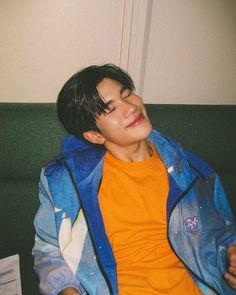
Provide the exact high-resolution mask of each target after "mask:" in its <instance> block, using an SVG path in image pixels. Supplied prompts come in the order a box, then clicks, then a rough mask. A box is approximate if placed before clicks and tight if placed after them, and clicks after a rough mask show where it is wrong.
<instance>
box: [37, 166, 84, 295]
mask: <svg viewBox="0 0 236 295" xmlns="http://www.w3.org/2000/svg"><path fill="white" fill-rule="evenodd" d="M39 200H40V207H39V209H38V212H37V214H36V216H35V220H34V227H35V231H36V235H35V244H34V247H33V250H32V254H33V256H34V270H35V272H36V273H37V274H38V276H39V280H40V283H39V289H40V292H41V293H42V294H44V295H56V294H58V293H59V292H61V291H62V290H63V289H65V288H67V287H73V288H75V289H76V290H77V291H78V292H79V293H80V294H87V293H86V291H85V290H84V288H83V286H82V284H81V283H80V281H79V280H78V279H77V278H76V276H75V274H74V273H73V272H72V271H71V269H70V268H69V267H68V265H67V264H66V263H65V261H64V259H63V257H62V255H61V253H60V249H59V246H58V237H57V231H56V222H55V213H54V206H53V204H52V200H51V198H50V196H49V192H48V189H47V181H46V177H45V176H44V174H43V171H42V173H41V178H40V183H39Z"/></svg>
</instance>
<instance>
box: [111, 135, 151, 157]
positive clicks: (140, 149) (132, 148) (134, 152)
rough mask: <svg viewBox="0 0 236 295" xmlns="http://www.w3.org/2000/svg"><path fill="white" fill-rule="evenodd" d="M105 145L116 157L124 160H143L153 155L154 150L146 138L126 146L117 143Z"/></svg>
mask: <svg viewBox="0 0 236 295" xmlns="http://www.w3.org/2000/svg"><path fill="white" fill-rule="evenodd" d="M105 147H106V149H107V150H108V151H109V152H110V153H111V154H112V155H113V156H114V157H115V158H117V159H119V160H121V161H124V162H142V161H144V160H147V159H149V158H151V156H152V150H151V148H150V147H149V145H148V143H147V142H146V140H143V141H140V142H137V143H135V144H131V145H129V146H125V147H123V146H119V147H117V145H115V146H113V145H109V146H105Z"/></svg>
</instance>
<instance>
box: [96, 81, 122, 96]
mask: <svg viewBox="0 0 236 295" xmlns="http://www.w3.org/2000/svg"><path fill="white" fill-rule="evenodd" d="M122 88H123V86H122V85H121V84H120V83H119V82H117V81H116V80H113V79H110V78H104V79H103V80H102V81H101V82H100V83H99V84H98V86H97V90H98V91H99V93H100V94H101V95H102V97H103V98H107V97H109V96H112V95H113V94H115V93H116V92H120V91H121V89H122Z"/></svg>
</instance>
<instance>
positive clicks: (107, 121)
mask: <svg viewBox="0 0 236 295" xmlns="http://www.w3.org/2000/svg"><path fill="white" fill-rule="evenodd" d="M97 127H98V129H99V130H100V131H101V132H103V133H111V132H118V131H119V130H120V119H119V117H118V116H114V115H112V113H111V114H109V115H107V116H106V117H105V118H102V120H100V121H98V122H97Z"/></svg>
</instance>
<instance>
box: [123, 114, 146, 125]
mask: <svg viewBox="0 0 236 295" xmlns="http://www.w3.org/2000/svg"><path fill="white" fill-rule="evenodd" d="M143 120H144V116H143V114H139V115H138V116H137V117H135V118H134V120H133V122H132V123H130V124H129V125H128V126H127V127H135V126H137V125H139V124H140V123H141V122H142V121H143Z"/></svg>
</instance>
